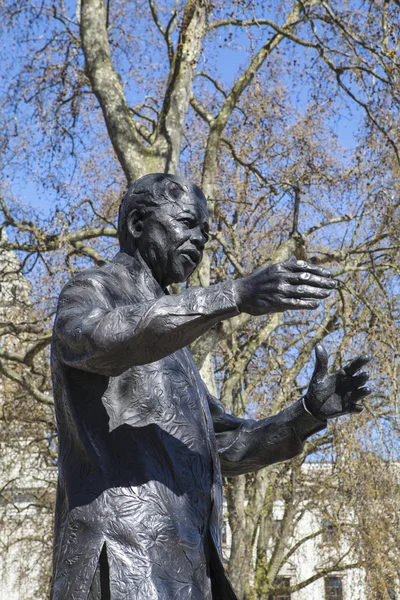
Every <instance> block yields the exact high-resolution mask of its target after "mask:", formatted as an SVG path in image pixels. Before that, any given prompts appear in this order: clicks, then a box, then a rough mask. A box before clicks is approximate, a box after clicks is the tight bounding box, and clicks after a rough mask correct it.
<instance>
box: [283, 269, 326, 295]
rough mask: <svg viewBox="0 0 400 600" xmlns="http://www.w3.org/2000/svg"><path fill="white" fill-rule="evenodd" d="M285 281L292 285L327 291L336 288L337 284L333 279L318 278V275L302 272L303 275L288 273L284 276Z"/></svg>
mask: <svg viewBox="0 0 400 600" xmlns="http://www.w3.org/2000/svg"><path fill="white" fill-rule="evenodd" d="M286 281H287V282H288V283H290V284H292V285H304V284H307V285H310V286H313V287H318V288H325V289H329V290H333V289H334V288H336V287H337V282H336V280H335V279H332V278H330V277H320V276H319V275H314V274H313V273H310V272H309V271H304V272H303V273H288V274H287V275H286Z"/></svg>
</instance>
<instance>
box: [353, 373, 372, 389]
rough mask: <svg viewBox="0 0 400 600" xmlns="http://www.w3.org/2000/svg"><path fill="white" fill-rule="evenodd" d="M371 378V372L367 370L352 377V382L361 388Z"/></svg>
mask: <svg viewBox="0 0 400 600" xmlns="http://www.w3.org/2000/svg"><path fill="white" fill-rule="evenodd" d="M368 379H369V374H368V373H366V372H365V371H362V372H361V373H358V375H354V376H353V377H352V383H353V386H354V387H355V388H359V387H361V386H363V385H365V384H366V383H367V381H368Z"/></svg>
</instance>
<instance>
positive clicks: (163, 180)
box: [118, 173, 207, 250]
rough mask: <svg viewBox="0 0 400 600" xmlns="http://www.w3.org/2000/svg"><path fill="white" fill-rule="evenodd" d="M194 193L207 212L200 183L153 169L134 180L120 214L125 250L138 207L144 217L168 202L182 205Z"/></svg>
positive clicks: (120, 238) (120, 240) (120, 241)
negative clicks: (131, 218) (152, 171)
mask: <svg viewBox="0 0 400 600" xmlns="http://www.w3.org/2000/svg"><path fill="white" fill-rule="evenodd" d="M189 197H190V199H191V202H192V203H197V204H198V205H199V206H201V207H202V208H203V209H204V210H205V211H206V212H207V200H206V198H205V196H204V194H203V192H202V191H201V189H200V188H199V187H197V185H195V184H194V183H191V182H190V181H188V180H187V179H184V178H183V177H179V176H178V175H171V174H168V173H151V174H150V175H144V177H141V178H140V179H137V180H136V181H134V182H133V183H131V184H130V186H129V188H128V191H127V192H126V194H125V196H124V197H123V198H122V201H121V205H120V208H119V215H118V239H119V243H120V247H121V250H123V249H124V248H126V247H128V246H129V245H130V235H129V227H128V219H129V216H130V215H131V214H132V213H133V212H134V211H138V212H139V213H140V214H141V215H142V217H143V218H145V217H146V216H147V215H149V214H150V213H152V212H153V211H154V210H157V209H159V208H163V207H165V206H166V204H168V203H174V204H177V205H178V206H182V205H183V204H184V203H185V202H186V201H187V199H188V198H189Z"/></svg>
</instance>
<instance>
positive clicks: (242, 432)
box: [216, 400, 326, 477]
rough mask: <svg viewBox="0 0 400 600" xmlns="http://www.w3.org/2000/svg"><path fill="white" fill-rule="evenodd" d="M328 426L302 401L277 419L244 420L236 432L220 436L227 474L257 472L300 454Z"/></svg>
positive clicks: (222, 459) (220, 447) (228, 431)
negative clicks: (305, 408) (314, 436)
mask: <svg viewBox="0 0 400 600" xmlns="http://www.w3.org/2000/svg"><path fill="white" fill-rule="evenodd" d="M325 427H326V421H320V420H318V419H316V418H315V417H313V416H312V415H310V414H308V413H307V412H306V411H305V410H304V407H303V404H302V402H301V400H299V401H297V402H295V403H294V404H292V405H291V406H289V407H288V408H286V409H284V410H282V411H281V412H280V413H278V414H277V415H275V416H273V417H268V418H267V419H263V420H261V421H255V420H249V421H246V420H243V422H242V424H240V425H239V426H238V427H237V428H236V429H231V430H226V431H224V432H220V433H217V434H216V436H217V443H218V448H219V455H220V461H221V468H222V473H223V475H225V476H227V477H230V476H234V475H240V474H243V473H249V472H252V471H257V470H259V469H262V468H263V467H266V466H268V465H271V464H273V463H275V462H280V461H283V460H288V459H290V458H293V457H294V456H297V455H298V454H300V453H301V452H302V450H303V444H304V442H305V440H306V439H307V438H308V437H309V436H310V435H313V434H314V433H317V432H318V431H321V430H322V429H324V428H325Z"/></svg>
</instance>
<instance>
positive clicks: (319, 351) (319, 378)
mask: <svg viewBox="0 0 400 600" xmlns="http://www.w3.org/2000/svg"><path fill="white" fill-rule="evenodd" d="M315 359H316V361H315V369H314V373H313V376H312V378H311V382H310V385H309V388H308V391H307V394H306V395H305V397H304V400H305V404H306V407H307V409H308V410H309V411H310V412H311V413H312V414H313V415H314V416H315V417H317V418H318V419H321V420H325V419H331V418H333V417H337V416H340V415H345V414H348V413H360V412H362V411H363V406H361V405H360V404H358V401H359V400H361V398H364V397H365V396H368V394H370V393H371V390H370V388H369V387H365V384H366V382H367V381H368V378H369V375H368V373H366V372H361V373H358V371H359V370H360V369H361V368H362V367H363V366H364V365H366V364H367V363H369V361H370V360H371V357H370V356H368V355H367V354H362V355H361V356H358V357H357V358H355V359H354V360H352V361H351V362H350V363H349V364H348V365H347V366H346V367H344V368H343V369H338V370H337V371H334V372H333V373H331V374H330V373H329V372H328V354H327V352H326V349H325V347H324V346H323V345H322V344H317V346H316V348H315Z"/></svg>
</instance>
